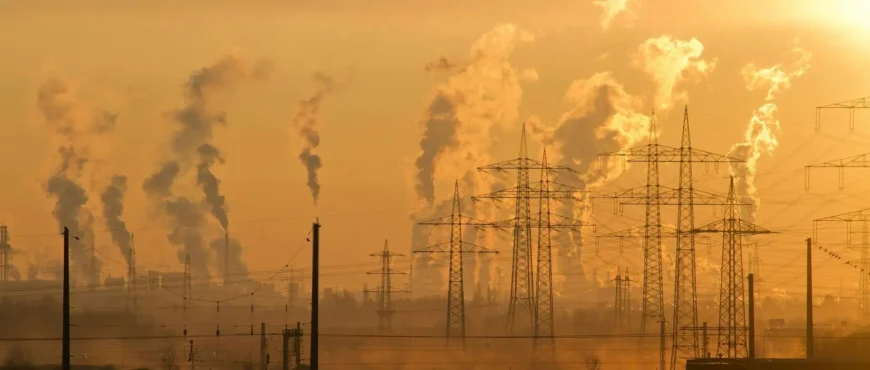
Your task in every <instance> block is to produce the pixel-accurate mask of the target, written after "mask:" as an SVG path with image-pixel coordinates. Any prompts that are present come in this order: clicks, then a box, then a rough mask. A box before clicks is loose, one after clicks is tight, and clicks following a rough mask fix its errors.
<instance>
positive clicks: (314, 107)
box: [293, 72, 335, 204]
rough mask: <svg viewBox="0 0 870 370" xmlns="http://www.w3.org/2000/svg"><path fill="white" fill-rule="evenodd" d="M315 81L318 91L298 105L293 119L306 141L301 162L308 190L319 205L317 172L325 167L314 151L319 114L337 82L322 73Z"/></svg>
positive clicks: (318, 144) (301, 154) (317, 134)
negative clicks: (325, 98) (306, 177)
mask: <svg viewBox="0 0 870 370" xmlns="http://www.w3.org/2000/svg"><path fill="white" fill-rule="evenodd" d="M314 80H315V81H316V82H317V90H316V91H315V92H314V94H313V95H311V97H309V98H307V99H304V100H302V101H300V102H299V103H298V104H297V112H296V116H295V117H293V127H295V128H296V129H297V130H299V136H301V137H302V139H304V140H305V146H304V147H303V148H302V151H301V152H300V153H299V160H300V161H301V162H302V164H303V165H304V166H305V170H306V173H307V176H308V182H307V185H308V189H310V190H311V198H312V199H314V204H317V199H318V198H319V196H320V181H318V178H317V171H318V170H320V168H321V167H323V160H322V159H321V158H320V156H319V155H317V154H315V153H313V150H314V149H317V147H318V146H320V133H319V132H318V131H317V126H318V122H317V120H318V113H319V112H320V106H321V104H322V103H323V98H324V97H326V95H327V94H328V93H329V92H330V91H332V88H333V86H334V85H335V81H334V80H333V79H332V77H329V76H327V75H326V74H323V73H320V72H318V73H315V74H314Z"/></svg>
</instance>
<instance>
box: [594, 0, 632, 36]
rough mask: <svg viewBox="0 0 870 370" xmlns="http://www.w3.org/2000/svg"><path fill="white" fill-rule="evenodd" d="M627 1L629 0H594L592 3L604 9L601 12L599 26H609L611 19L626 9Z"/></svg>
mask: <svg viewBox="0 0 870 370" xmlns="http://www.w3.org/2000/svg"><path fill="white" fill-rule="evenodd" d="M628 2H629V0H594V1H593V4H595V6H597V7H600V8H601V9H602V10H603V11H604V13H603V14H601V28H603V29H607V28H608V27H610V23H611V22H613V19H614V18H616V16H617V15H619V14H620V13H622V12H624V11H626V9H628Z"/></svg>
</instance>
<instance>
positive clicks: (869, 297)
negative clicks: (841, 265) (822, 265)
mask: <svg viewBox="0 0 870 370" xmlns="http://www.w3.org/2000/svg"><path fill="white" fill-rule="evenodd" d="M855 221H858V222H861V246H860V251H861V259H860V260H859V261H858V287H859V293H860V297H859V298H858V310H859V311H858V314H859V316H860V317H861V319H862V320H868V319H870V234H868V233H870V231H868V225H867V223H868V222H870V208H868V209H862V210H859V211H854V212H849V213H843V214H839V215H836V216H830V217H825V218H820V219H817V220H813V241H814V242H816V243H818V240H819V236H818V227H819V226H818V224H819V222H844V223H846V245H847V248H851V245H852V222H855ZM846 263H847V264H851V262H846Z"/></svg>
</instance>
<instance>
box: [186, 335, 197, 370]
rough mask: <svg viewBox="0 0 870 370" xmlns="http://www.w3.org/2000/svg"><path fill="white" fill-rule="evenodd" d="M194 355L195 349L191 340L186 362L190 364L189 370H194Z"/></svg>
mask: <svg viewBox="0 0 870 370" xmlns="http://www.w3.org/2000/svg"><path fill="white" fill-rule="evenodd" d="M196 353H197V349H196V347H194V346H193V340H191V341H190V352H188V354H187V361H188V362H190V370H196Z"/></svg>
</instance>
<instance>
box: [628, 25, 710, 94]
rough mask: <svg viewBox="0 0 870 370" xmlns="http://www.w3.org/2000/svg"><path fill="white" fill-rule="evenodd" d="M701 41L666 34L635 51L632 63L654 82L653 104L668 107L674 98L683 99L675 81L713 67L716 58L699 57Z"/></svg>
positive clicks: (707, 70) (702, 46)
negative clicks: (676, 37)
mask: <svg viewBox="0 0 870 370" xmlns="http://www.w3.org/2000/svg"><path fill="white" fill-rule="evenodd" d="M703 52H704V45H703V44H701V42H700V41H698V39H695V38H693V39H691V40H689V41H683V40H675V39H673V38H672V37H671V36H669V35H663V36H660V37H656V38H652V39H649V40H646V41H645V42H644V43H643V44H641V45H640V47H639V48H638V51H637V53H636V54H635V55H634V64H635V65H636V66H637V67H638V68H640V69H642V70H643V71H644V72H646V73H647V74H649V75H650V77H652V79H653V80H654V81H655V82H656V85H657V87H656V94H655V107H656V109H662V110H668V109H670V108H671V107H672V106H673V105H674V103H676V102H686V101H687V97H688V96H687V94H686V92H685V91H679V90H678V89H677V85H678V84H679V83H680V82H682V81H683V80H689V79H693V80H697V79H700V78H702V77H704V76H706V75H707V74H708V73H710V72H711V71H713V68H715V66H716V59H715V58H714V59H712V60H710V61H706V60H703V59H701V54H702V53H703Z"/></svg>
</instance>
